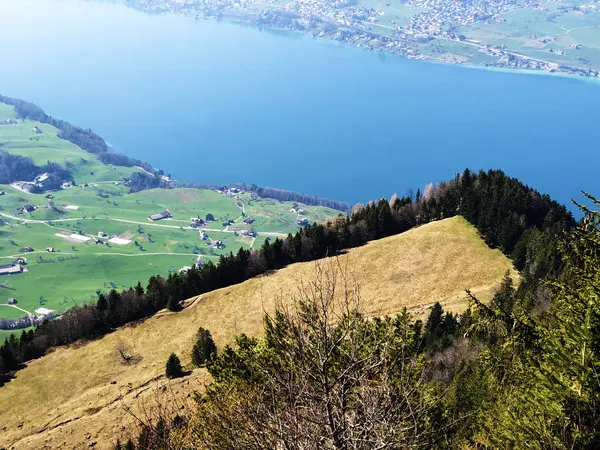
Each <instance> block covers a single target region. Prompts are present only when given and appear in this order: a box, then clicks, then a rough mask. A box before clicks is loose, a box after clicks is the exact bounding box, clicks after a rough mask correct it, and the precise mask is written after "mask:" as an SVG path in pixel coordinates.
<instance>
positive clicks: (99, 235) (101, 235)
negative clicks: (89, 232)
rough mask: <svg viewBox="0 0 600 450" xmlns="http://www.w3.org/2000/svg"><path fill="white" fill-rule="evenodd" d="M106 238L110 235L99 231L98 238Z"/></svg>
mask: <svg viewBox="0 0 600 450" xmlns="http://www.w3.org/2000/svg"><path fill="white" fill-rule="evenodd" d="M106 236H108V235H107V234H106V233H105V232H104V231H98V237H101V238H103V237H106Z"/></svg>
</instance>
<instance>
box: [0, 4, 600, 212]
mask: <svg viewBox="0 0 600 450" xmlns="http://www.w3.org/2000/svg"><path fill="white" fill-rule="evenodd" d="M0 43H1V46H2V47H1V49H2V50H1V52H0V93H2V94H4V95H9V96H14V97H20V98H23V99H26V100H29V101H32V102H35V103H37V104H39V105H40V106H42V107H43V108H44V109H45V110H46V111H47V112H48V113H49V114H52V115H54V116H55V117H59V118H62V119H66V120H69V121H71V122H73V123H75V124H78V125H81V126H84V127H90V128H92V129H93V130H94V131H96V132H97V133H99V134H100V135H102V136H103V137H104V138H105V139H106V140H107V141H108V142H110V143H111V144H112V145H113V147H114V148H115V149H116V150H118V151H120V152H123V153H126V154H128V155H131V156H135V157H138V158H142V159H144V160H147V161H148V162H150V163H151V164H153V165H154V166H155V167H160V168H162V169H164V170H165V171H166V172H170V173H172V174H173V175H175V176H176V177H178V178H179V179H181V180H187V181H193V182H206V183H227V182H233V181H244V182H249V183H257V184H259V185H268V186H275V187H280V188H286V189H292V190H296V191H301V192H306V193H310V194H315V195H321V196H326V197H333V198H337V199H340V200H345V201H348V202H351V203H353V202H357V201H366V200H369V199H373V198H378V197H381V196H384V195H385V196H389V195H391V194H392V193H394V192H398V193H399V194H403V193H405V192H406V190H407V189H408V188H409V187H412V188H413V189H415V190H416V188H418V187H422V186H424V185H425V184H426V183H428V182H436V181H441V180H446V179H449V178H451V177H452V176H453V174H455V173H456V172H458V171H461V170H462V169H464V168H465V167H470V168H471V169H475V170H477V169H480V168H484V169H488V168H502V169H504V170H505V171H507V172H508V173H509V174H510V175H513V176H516V177H519V178H521V179H522V180H524V181H525V182H527V183H528V184H530V185H531V186H533V187H535V188H537V189H539V190H541V191H544V192H548V193H550V194H552V195H553V196H554V197H555V198H557V199H558V200H560V201H562V202H568V201H569V199H570V198H571V197H573V196H576V195H577V194H578V192H579V191H580V190H581V189H584V190H588V191H591V192H595V193H596V194H598V195H600V178H599V177H598V176H597V174H598V167H599V166H600V144H599V143H600V83H594V82H589V81H580V80H574V79H568V78H559V77H551V76H539V75H526V74H517V73H504V72H503V73H499V72H491V71H485V70H476V69H468V68H463V67H456V66H446V65H438V64H430V63H422V62H416V61H409V60H404V59H401V58H399V57H394V56H391V55H382V54H379V53H376V52H370V51H367V50H361V49H356V48H351V47H347V46H342V45H339V44H336V43H332V42H325V41H320V40H314V39H310V38H306V37H302V36H297V35H290V34H287V33H276V32H264V31H263V32H260V31H258V30H256V29H252V28H247V27H242V26H237V25H232V24H228V23H218V22H216V21H211V20H208V21H206V20H201V21H195V20H193V19H189V18H184V17H180V16H173V15H161V16H156V15H146V14H143V13H140V12H137V11H134V10H131V9H128V8H126V7H123V6H119V5H114V4H108V3H88V2H85V1H75V0H18V1H15V0H0Z"/></svg>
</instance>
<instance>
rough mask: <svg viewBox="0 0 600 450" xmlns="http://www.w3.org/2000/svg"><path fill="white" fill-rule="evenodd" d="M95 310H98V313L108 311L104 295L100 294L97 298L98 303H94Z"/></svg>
mask: <svg viewBox="0 0 600 450" xmlns="http://www.w3.org/2000/svg"><path fill="white" fill-rule="evenodd" d="M96 308H98V309H99V310H100V311H106V310H107V309H108V301H107V300H106V297H105V296H104V294H100V295H99V296H98V301H97V302H96Z"/></svg>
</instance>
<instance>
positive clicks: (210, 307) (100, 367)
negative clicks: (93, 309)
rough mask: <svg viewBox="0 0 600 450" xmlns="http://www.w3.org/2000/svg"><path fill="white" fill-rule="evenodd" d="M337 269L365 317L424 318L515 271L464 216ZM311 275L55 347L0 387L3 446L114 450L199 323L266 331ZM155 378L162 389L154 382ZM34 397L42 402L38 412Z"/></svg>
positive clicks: (353, 253) (298, 271) (197, 376)
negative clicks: (130, 357) (269, 317)
mask: <svg viewBox="0 0 600 450" xmlns="http://www.w3.org/2000/svg"><path fill="white" fill-rule="evenodd" d="M339 263H340V264H341V265H342V266H343V267H345V268H346V269H347V270H349V271H351V272H352V273H354V274H355V277H356V279H357V282H358V283H359V284H360V285H361V287H362V298H363V309H364V311H365V313H366V314H368V315H382V314H393V313H395V312H398V311H399V310H400V309H401V308H402V307H404V306H406V307H407V308H409V310H410V311H411V312H413V314H415V315H416V316H422V315H424V314H426V313H427V311H428V306H429V305H431V304H432V303H433V302H435V301H440V302H442V303H443V304H444V308H445V309H447V310H451V311H460V310H462V309H464V308H465V305H466V299H465V295H464V291H463V289H464V288H471V289H472V290H473V291H474V292H475V293H476V294H477V295H478V296H480V297H481V298H489V296H490V295H491V293H492V291H493V289H494V288H495V286H496V285H497V284H498V283H499V281H500V280H501V278H502V276H503V275H504V274H505V273H506V271H509V270H513V269H512V265H511V263H510V261H509V260H508V259H507V258H506V257H504V256H503V255H502V254H501V253H500V251H498V250H490V249H489V248H488V247H487V246H486V245H485V243H484V242H483V241H482V240H481V239H480V237H479V236H478V234H477V232H476V230H475V228H474V227H472V226H471V225H470V224H468V223H467V222H466V221H465V220H464V219H462V218H460V217H455V218H452V219H446V220H443V221H439V222H434V223H431V224H428V225H424V226H422V227H420V228H416V229H413V230H411V231H409V232H406V233H404V234H401V235H397V236H393V237H389V238H385V239H381V240H379V241H373V242H371V243H369V244H367V245H365V246H363V247H359V248H355V249H352V250H350V251H349V252H348V254H346V255H344V256H342V257H340V258H339ZM314 270H315V264H314V263H300V264H295V265H292V266H289V267H287V268H285V269H282V270H280V271H278V272H276V273H274V274H272V275H269V276H264V277H259V278H254V279H251V280H248V281H246V282H244V283H242V284H239V285H235V286H232V287H229V288H226V289H221V290H218V291H214V292H211V293H208V294H206V295H204V296H202V297H201V298H196V299H191V300H190V301H189V302H188V305H189V306H188V307H187V308H186V309H184V310H183V311H182V312H179V313H167V312H163V313H159V314H157V315H156V316H154V317H152V318H150V319H148V320H147V321H145V322H144V323H142V324H138V325H135V326H128V327H124V328H122V329H119V330H117V331H116V332H114V333H111V334H109V335H107V336H105V337H103V338H102V339H99V340H97V341H93V342H90V343H88V344H86V345H84V346H73V347H71V348H59V349H57V350H55V351H53V352H51V353H50V354H49V355H47V356H45V357H43V358H41V359H39V360H36V361H33V362H31V363H30V364H29V366H28V367H27V368H25V369H24V370H22V371H20V372H19V374H18V376H17V378H16V379H15V380H13V381H11V382H10V383H8V384H7V385H6V386H5V387H4V388H2V389H0V404H3V405H11V406H10V407H9V408H7V409H4V410H2V411H0V423H2V424H3V425H5V426H6V427H7V428H6V431H5V432H3V433H1V434H0V443H2V444H4V445H14V444H16V446H17V447H18V448H24V449H27V448H32V449H33V448H39V447H40V446H42V445H43V443H44V442H46V443H49V444H50V445H52V447H53V448H73V447H75V448H77V447H78V446H84V445H87V443H88V440H87V438H86V434H87V433H88V431H91V432H92V439H93V440H94V441H97V443H98V444H97V447H96V448H108V447H109V444H110V439H111V438H115V437H116V436H118V435H120V434H121V435H122V434H123V433H127V432H128V431H129V430H131V424H132V420H131V416H129V415H128V414H127V413H126V412H125V411H124V406H127V407H132V408H133V409H134V410H135V411H139V410H140V409H142V408H144V407H146V408H147V407H149V405H150V404H151V403H152V402H153V401H154V399H155V395H156V392H157V391H156V389H160V387H161V386H163V385H164V384H165V383H166V382H165V380H164V377H162V375H163V371H164V363H165V361H166V358H167V357H168V355H169V354H170V353H171V352H173V351H175V352H177V353H178V354H180V355H182V356H183V358H182V360H183V363H184V364H187V365H189V362H190V355H189V352H190V350H191V346H192V342H193V339H194V335H195V333H196V331H197V329H198V327H199V326H203V327H205V328H208V329H209V330H210V331H211V332H212V334H213V336H214V337H215V339H216V342H217V345H218V346H219V347H221V348H222V347H223V345H224V344H226V343H228V342H230V341H231V339H232V337H233V336H234V335H236V334H238V333H240V332H245V333H248V334H251V335H257V334H260V333H261V330H262V317H263V313H264V311H265V310H266V311H273V308H274V304H275V301H276V300H277V299H281V300H282V301H289V298H290V293H291V292H293V290H294V289H295V287H296V286H297V285H298V283H299V282H300V281H301V280H310V279H311V277H312V276H313V274H314ZM513 273H514V271H513ZM119 342H124V343H126V345H127V346H128V348H130V349H131V352H132V353H134V354H135V355H136V356H137V357H139V358H141V360H140V362H139V363H138V364H135V365H123V364H121V363H120V362H119V357H118V354H117V353H116V349H115V347H116V345H117V344H118V343H119ZM55 371H56V372H55ZM58 371H60V376H56V374H57V373H58ZM156 377H159V378H158V381H157V383H156V384H155V383H152V381H151V380H153V379H155V378H156ZM204 380H205V374H204V372H203V371H201V370H196V371H194V372H193V375H192V376H190V377H186V378H184V379H182V380H179V381H177V382H175V383H173V384H171V385H170V389H169V392H171V394H170V395H173V396H175V397H176V398H179V397H180V396H185V395H187V393H189V391H190V390H193V389H200V388H201V387H202V382H203V381H204ZM113 382H114V383H113ZM32 398H36V399H43V401H40V402H38V403H36V407H35V408H32V407H31V404H30V403H31V399H32ZM20 424H22V426H21V427H19V425H20ZM61 424H62V425H61ZM122 425H123V426H125V427H126V428H125V429H122ZM40 430H43V431H42V432H40Z"/></svg>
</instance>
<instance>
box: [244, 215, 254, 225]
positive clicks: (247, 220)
mask: <svg viewBox="0 0 600 450" xmlns="http://www.w3.org/2000/svg"><path fill="white" fill-rule="evenodd" d="M244 223H247V224H248V225H252V224H253V223H254V219H253V218H252V217H248V218H247V219H244Z"/></svg>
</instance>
